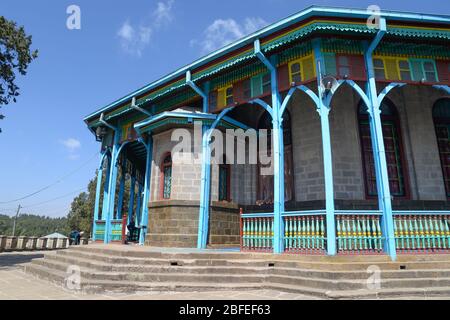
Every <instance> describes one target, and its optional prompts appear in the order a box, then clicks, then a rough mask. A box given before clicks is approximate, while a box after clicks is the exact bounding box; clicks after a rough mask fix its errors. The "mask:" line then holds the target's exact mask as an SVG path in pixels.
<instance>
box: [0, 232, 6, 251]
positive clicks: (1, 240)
mask: <svg viewBox="0 0 450 320" xmlns="http://www.w3.org/2000/svg"><path fill="white" fill-rule="evenodd" d="M5 249H6V236H0V252H3V251H5Z"/></svg>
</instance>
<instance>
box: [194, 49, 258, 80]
mask: <svg viewBox="0 0 450 320" xmlns="http://www.w3.org/2000/svg"><path fill="white" fill-rule="evenodd" d="M253 58H255V54H254V53H253V51H252V52H250V53H245V54H243V55H241V56H238V57H235V58H233V59H232V60H228V61H226V62H223V63H221V64H219V65H216V66H213V67H211V68H208V69H206V70H203V71H202V72H200V73H196V74H194V75H192V80H193V81H198V80H202V79H204V78H207V77H210V76H212V75H214V74H217V73H219V72H221V71H223V70H225V69H229V68H231V67H234V66H236V65H238V64H240V63H243V62H247V61H248V60H251V59H253Z"/></svg>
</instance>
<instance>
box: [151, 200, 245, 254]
mask: <svg viewBox="0 0 450 320" xmlns="http://www.w3.org/2000/svg"><path fill="white" fill-rule="evenodd" d="M199 210H200V208H199V203H198V201H180V200H170V201H156V202H151V203H150V204H149V231H148V234H147V237H146V242H145V244H146V245H149V246H153V247H179V248H195V247H197V235H198V216H199ZM209 221H210V228H209V230H210V231H209V232H210V234H209V241H208V243H209V244H210V245H239V210H238V208H237V206H236V205H233V204H227V203H219V202H213V204H212V206H211V211H210V220H209Z"/></svg>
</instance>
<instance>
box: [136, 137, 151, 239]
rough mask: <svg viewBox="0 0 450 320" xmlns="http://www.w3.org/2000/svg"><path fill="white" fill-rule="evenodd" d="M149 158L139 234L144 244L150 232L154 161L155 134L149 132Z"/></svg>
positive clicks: (147, 147)
mask: <svg viewBox="0 0 450 320" xmlns="http://www.w3.org/2000/svg"><path fill="white" fill-rule="evenodd" d="M146 149H147V160H146V163H145V181H144V196H143V199H142V215H141V223H140V224H139V225H140V226H141V227H142V229H141V233H140V235H139V244H140V245H144V243H145V236H146V234H147V232H148V219H149V218H148V203H149V199H150V191H151V176H152V161H153V136H152V135H151V134H149V136H148V138H147V143H146Z"/></svg>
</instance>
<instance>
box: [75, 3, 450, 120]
mask: <svg viewBox="0 0 450 320" xmlns="http://www.w3.org/2000/svg"><path fill="white" fill-rule="evenodd" d="M381 15H382V16H383V17H385V18H386V19H388V22H389V24H388V30H387V34H388V35H391V36H397V37H399V36H400V37H405V38H418V39H419V38H424V39H431V38H433V39H438V40H439V39H440V40H450V17H449V16H439V15H422V14H413V13H402V12H391V11H383V12H381ZM369 16H370V14H369V13H368V12H367V11H366V10H354V9H343V8H329V7H315V6H313V7H310V8H308V9H306V10H304V11H301V12H299V13H297V14H295V15H293V16H291V17H288V18H286V19H284V20H281V21H280V22H277V23H275V24H272V25H270V26H268V27H266V28H264V29H262V30H260V31H258V32H255V33H253V34H251V35H249V36H247V37H245V38H243V39H241V40H239V41H236V42H234V43H232V44H230V45H228V46H226V47H224V48H222V49H220V50H217V51H215V52H213V53H211V54H209V55H207V56H205V57H204V58H201V59H199V60H197V61H195V62H193V63H192V64H189V65H187V66H185V67H183V68H181V69H179V70H177V71H175V72H173V73H171V74H169V75H168V76H166V77H164V78H162V79H160V80H158V81H155V82H153V83H151V84H149V85H147V86H145V87H143V88H141V89H139V90H137V91H135V92H133V93H131V94H129V95H127V96H125V97H123V98H121V99H119V100H117V101H116V102H113V103H112V104H110V105H108V106H106V107H104V108H102V109H100V110H98V111H96V112H94V113H93V114H91V115H89V116H87V117H86V118H85V119H84V120H85V122H86V123H87V124H88V126H89V127H95V126H96V125H98V121H97V119H98V117H99V116H100V114H101V113H105V119H106V120H109V119H112V118H114V117H117V116H120V115H122V114H124V113H126V112H128V111H130V110H132V109H131V108H130V102H131V99H132V98H133V97H138V98H139V99H137V102H136V103H137V105H138V106H141V107H142V106H143V105H147V104H148V103H152V102H154V101H156V100H158V99H161V98H163V97H165V96H166V95H169V94H171V93H174V92H175V91H177V90H179V89H182V88H184V87H186V86H187V85H186V82H185V78H184V76H185V73H186V71H188V70H191V71H192V80H193V81H197V82H198V81H202V80H205V79H207V78H209V77H211V76H213V75H215V74H218V73H220V72H222V71H224V70H226V69H229V68H232V67H235V66H237V65H240V64H243V63H248V62H251V61H252V60H253V61H256V59H255V55H254V53H253V46H252V43H253V41H254V40H255V39H257V38H259V39H261V49H262V51H263V52H265V53H269V52H271V51H275V50H279V48H280V47H281V46H285V45H288V44H290V43H292V42H294V41H296V40H298V39H301V38H306V37H308V36H310V35H311V34H312V33H314V32H327V33H330V32H332V33H345V34H354V35H357V34H360V35H364V34H366V35H369V34H374V33H375V32H376V30H375V29H370V28H368V27H367V25H366V23H365V20H366V19H367V18H368V17H369ZM315 17H317V18H315ZM331 18H334V19H335V20H330V19H331ZM345 19H347V21H345ZM355 19H364V20H361V21H357V20H355ZM399 22H403V23H407V24H409V25H401V24H399ZM411 24H417V25H427V27H420V26H413V25H411ZM430 25H435V26H436V27H431V26H430Z"/></svg>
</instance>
